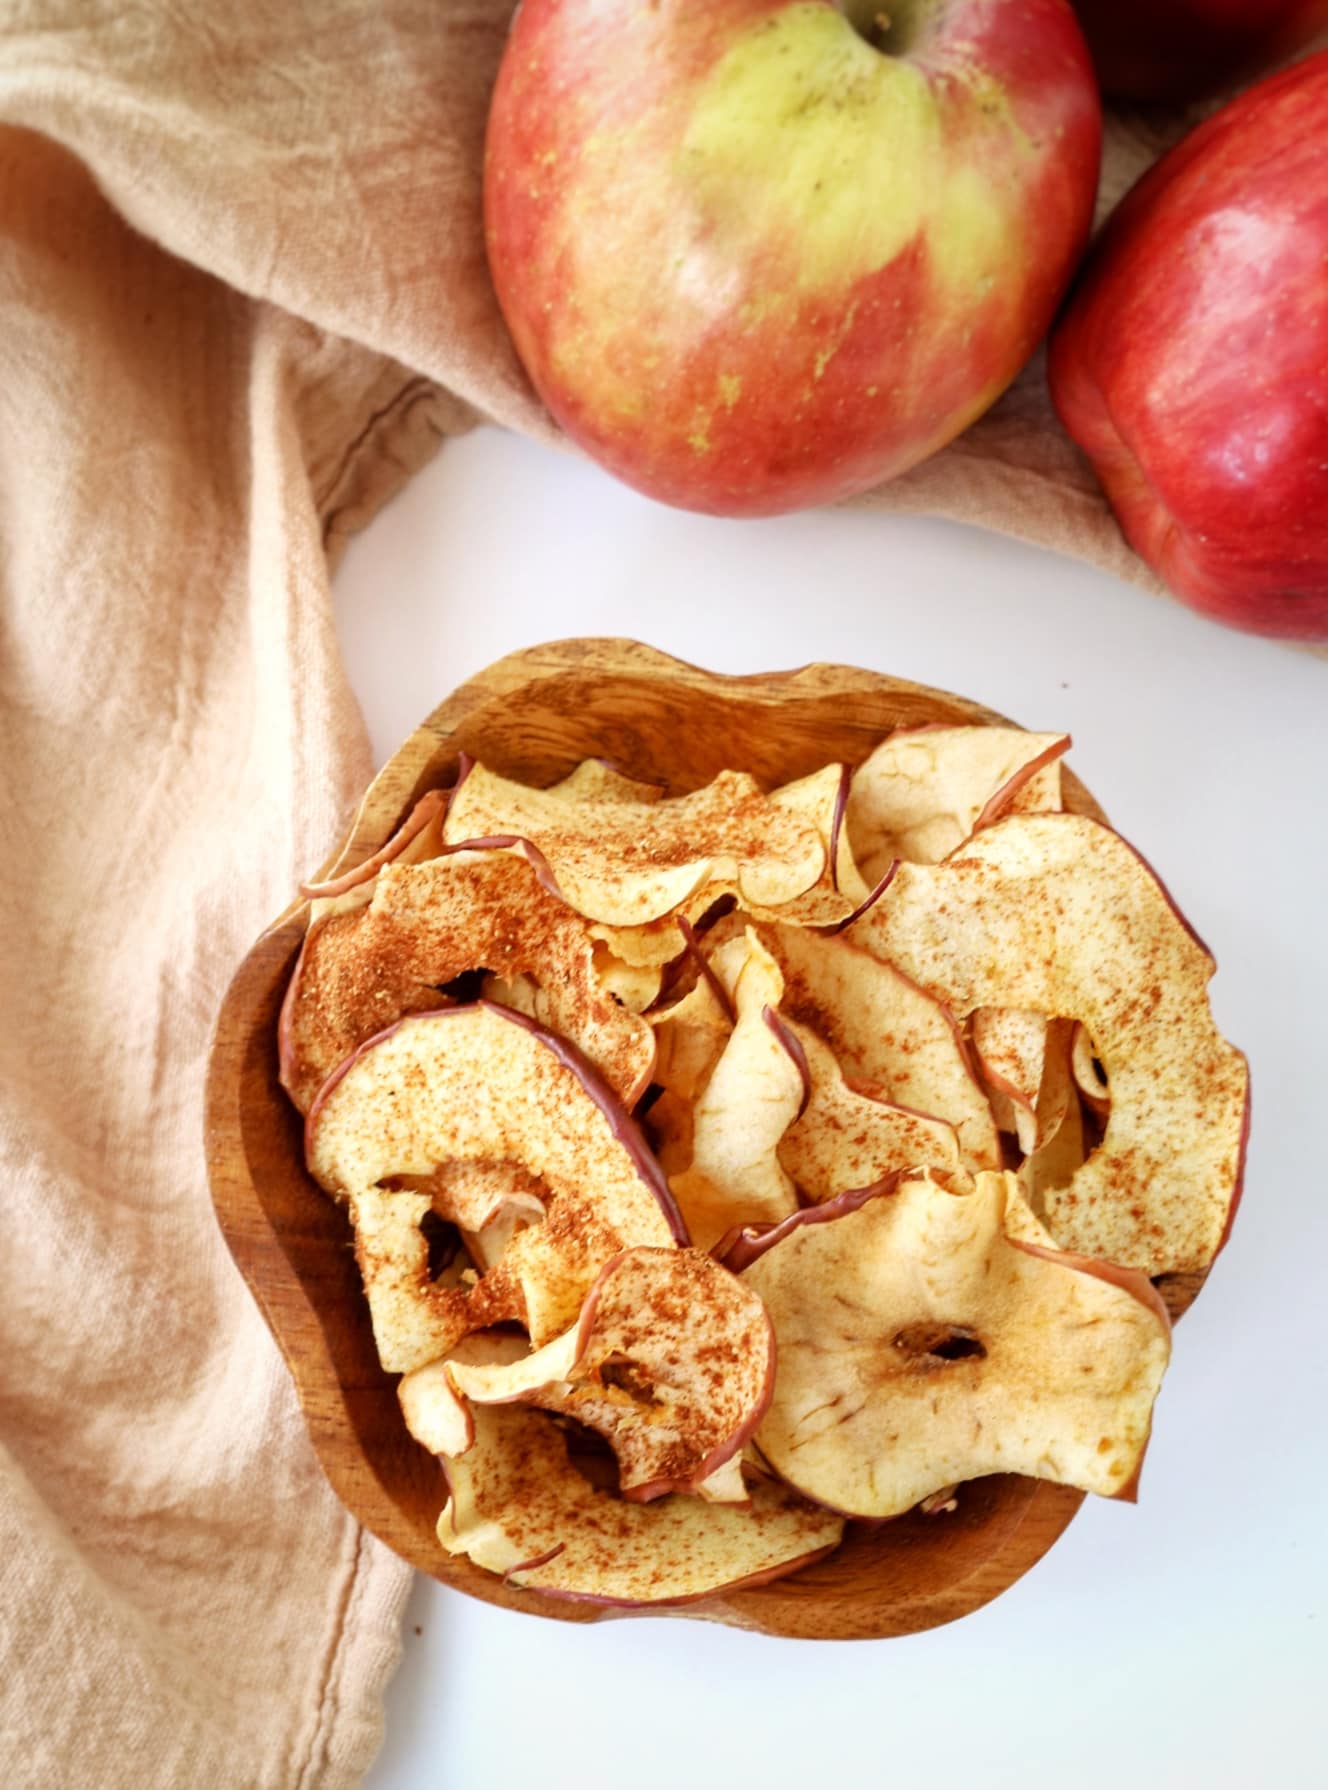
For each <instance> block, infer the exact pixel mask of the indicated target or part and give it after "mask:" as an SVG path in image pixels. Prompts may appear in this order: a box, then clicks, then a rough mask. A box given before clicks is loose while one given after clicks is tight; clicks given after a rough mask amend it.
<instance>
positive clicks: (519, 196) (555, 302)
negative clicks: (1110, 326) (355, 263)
mask: <svg viewBox="0 0 1328 1790" xmlns="http://www.w3.org/2000/svg"><path fill="white" fill-rule="evenodd" d="M849 3H852V0H846V4H849ZM874 10H880V9H879V8H876V9H873V8H872V7H868V8H867V12H868V14H869V16H870V15H871V13H872V12H873V11H874ZM889 11H890V13H891V14H892V15H893V17H894V19H895V21H896V22H895V26H894V28H893V29H894V31H895V33H904V34H906V39H907V41H904V40H902V39H901V48H900V53H899V54H886V53H884V52H883V51H881V50H878V49H876V48H873V47H872V46H871V45H870V44H869V43H867V42H866V41H865V39H864V38H863V37H861V36H859V35H858V33H857V32H856V31H855V30H854V28H853V26H852V25H851V24H850V23H849V20H848V19H847V18H846V17H845V16H844V13H843V12H841V11H840V10H839V8H838V7H837V6H836V5H835V4H833V3H832V0H801V3H795V0H706V3H705V4H704V5H700V4H697V3H696V0H654V3H653V4H628V3H627V0H622V3H621V4H613V5H607V4H604V3H603V0H524V3H523V5H522V6H521V8H520V11H519V13H518V14H517V17H516V20H515V23H514V26H513V31H512V36H511V39H510V41H509V45H508V48H507V53H506V56H505V58H504V61H503V65H502V68H501V70H500V73H499V77H498V83H497V87H496V89H495V92H494V97H493V103H492V107H491V111H490V116H489V132H488V143H487V151H486V166H485V222H486V236H487V243H488V252H489V264H490V267H491V269H492V272H493V277H494V281H495V285H496V288H497V293H498V298H499V301H500V303H501V305H502V309H503V313H504V315H505V317H506V320H507V322H508V325H509V327H510V329H511V332H512V335H513V338H514V340H515V343H516V347H517V350H518V352H519V354H520V356H521V359H522V361H523V362H524V363H525V366H526V369H527V371H528V372H529V374H530V376H531V379H532V380H533V382H534V384H535V386H536V388H537V390H538V392H539V394H540V396H541V397H542V398H543V399H544V402H545V403H546V405H547V406H548V408H549V410H550V411H551V412H552V413H553V415H554V417H555V418H556V419H557V421H558V422H559V423H560V424H561V425H562V427H563V428H564V429H565V430H566V432H567V433H568V435H569V436H571V437H572V439H573V440H575V441H576V442H578V443H579V444H580V445H581V446H582V447H583V448H584V449H585V450H586V452H587V453H589V454H590V455H591V456H592V457H593V458H595V459H596V460H598V461H600V462H601V463H602V464H603V465H605V466H606V467H607V468H608V469H609V470H610V471H612V472H614V473H616V474H617V475H618V477H620V478H622V479H623V480H625V481H626V482H627V483H628V484H630V485H634V486H636V487H637V488H638V489H640V490H642V491H645V492H647V493H648V494H649V495H651V496H653V497H656V498H660V499H662V500H664V501H665V502H668V503H673V504H676V505H680V506H682V507H684V508H689V509H696V510H702V511H708V512H711V513H714V514H719V515H747V516H756V515H768V514H776V513H779V512H782V511H786V510H791V509H797V508H802V507H806V506H809V505H812V504H820V503H829V502H833V501H835V500H837V499H841V498H845V497H848V496H851V495H852V494H854V493H856V492H859V491H862V490H865V489H866V488H868V487H869V486H871V485H874V484H877V483H879V482H880V481H881V480H883V479H887V478H890V477H892V476H894V475H896V474H898V473H900V472H902V471H904V470H905V469H906V468H907V467H909V466H911V465H913V464H914V463H915V462H916V461H918V460H921V459H923V458H924V457H925V456H926V455H928V454H930V453H933V452H935V451H936V450H937V449H938V448H940V447H942V446H943V445H944V444H945V443H946V442H947V441H949V440H951V439H952V438H953V437H954V436H955V435H957V434H958V433H959V432H960V431H961V430H962V429H963V428H965V427H966V426H967V425H968V424H969V423H971V422H972V421H973V420H974V418H975V417H977V416H978V415H979V414H980V413H981V412H982V411H984V410H985V409H986V408H987V407H988V406H989V405H990V404H991V403H993V402H994V400H995V399H996V398H997V397H998V396H999V395H1000V393H1001V392H1002V391H1003V390H1004V389H1005V388H1006V386H1007V385H1008V384H1009V383H1010V381H1011V380H1012V379H1013V378H1014V376H1015V375H1016V373H1017V372H1018V371H1019V369H1020V367H1021V366H1022V365H1023V364H1024V362H1025V361H1026V360H1027V359H1028V357H1029V356H1030V355H1031V354H1032V352H1033V350H1034V348H1035V347H1036V346H1037V344H1038V342H1039V341H1040V340H1041V338H1042V337H1043V335H1044V334H1045V332H1046V330H1047V328H1048V327H1049V325H1050V322H1051V318H1052V316H1053V314H1054V311H1055V308H1056V305H1057V303H1058V302H1059V300H1060V298H1061V296H1062V294H1063V292H1064V289H1065V287H1066V284H1067V282H1068V280H1069V278H1070V275H1071V273H1072V272H1073V269H1074V267H1075V265H1076V264H1077V262H1078V259H1079V257H1080V254H1081V253H1082V250H1083V247H1084V244H1085V242H1086V240H1087V232H1088V229H1089V224H1090V220H1091V213H1092V207H1093V200H1094V195H1095V192H1096V187H1097V177H1098V170H1099V164H1100V156H1101V104H1100V100H1099V98H1098V93H1097V85H1096V81H1095V78H1094V75H1093V72H1092V66H1091V62H1090V60H1089V57H1088V52H1087V49H1086V47H1085V45H1084V43H1083V38H1082V35H1081V33H1080V31H1079V28H1078V25H1077V24H1076V22H1075V19H1074V16H1073V13H1072V11H1071V9H1070V6H1069V4H1068V0H896V4H893V5H892V6H891V7H890V8H889Z"/></svg>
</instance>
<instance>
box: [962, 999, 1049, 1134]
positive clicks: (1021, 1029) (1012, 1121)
mask: <svg viewBox="0 0 1328 1790" xmlns="http://www.w3.org/2000/svg"><path fill="white" fill-rule="evenodd" d="M969 1023H970V1031H971V1035H972V1039H973V1051H974V1054H975V1055H976V1057H977V1060H978V1068H979V1069H980V1070H981V1072H982V1078H983V1080H984V1081H985V1082H986V1084H987V1086H988V1088H989V1089H990V1090H991V1106H992V1111H993V1113H994V1114H995V1115H996V1123H997V1124H998V1125H999V1126H1000V1128H1001V1130H1002V1131H1009V1132H1013V1133H1014V1135H1015V1136H1016V1137H1017V1138H1018V1139H1019V1147H1020V1149H1021V1150H1023V1151H1024V1152H1025V1153H1027V1152H1029V1151H1031V1150H1033V1149H1035V1148H1036V1147H1037V1131H1038V1125H1037V1117H1036V1111H1037V1096H1038V1089H1039V1088H1040V1087H1041V1085H1042V1068H1043V1061H1044V1058H1045V1055H1046V1049H1047V1020H1046V1016H1045V1015H1044V1014H1041V1013H1030V1012H1028V1011H1027V1010H1026V1009H1025V1008H1022V1007H979V1008H978V1009H977V1010H976V1011H975V1012H974V1014H973V1016H972V1019H971V1020H970V1022H969Z"/></svg>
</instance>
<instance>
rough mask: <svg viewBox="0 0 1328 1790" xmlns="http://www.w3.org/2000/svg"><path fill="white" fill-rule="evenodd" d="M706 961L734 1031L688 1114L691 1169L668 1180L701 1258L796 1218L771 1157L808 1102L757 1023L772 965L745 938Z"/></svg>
mask: <svg viewBox="0 0 1328 1790" xmlns="http://www.w3.org/2000/svg"><path fill="white" fill-rule="evenodd" d="M712 961H713V966H714V968H715V969H716V970H717V972H718V973H719V974H720V977H721V980H722V981H723V982H724V983H725V985H726V986H727V988H728V990H729V993H730V998H731V1000H732V1003H733V1007H734V1010H735V1012H736V1014H737V1023H736V1024H735V1026H734V1028H733V1031H732V1033H731V1034H730V1036H729V1038H728V1040H727V1042H726V1044H725V1046H724V1049H723V1052H722V1054H721V1055H720V1057H719V1060H718V1061H717V1062H716V1064H715V1067H714V1069H713V1070H712V1072H711V1074H710V1078H709V1080H708V1081H707V1082H706V1084H705V1088H704V1090H703V1091H702V1092H701V1093H700V1094H699V1095H698V1096H697V1098H696V1101H695V1104H694V1106H693V1109H692V1160H691V1164H690V1166H689V1167H688V1168H687V1169H686V1170H684V1171H683V1173H682V1174H679V1175H674V1176H672V1177H671V1179H670V1186H671V1187H672V1188H673V1192H674V1195H675V1196H676V1198H677V1201H678V1204H679V1206H680V1207H681V1209H682V1215H683V1217H684V1219H685V1220H686V1221H687V1228H688V1231H689V1232H690V1233H691V1237H692V1241H693V1242H694V1243H695V1244H697V1246H698V1247H699V1248H701V1249H709V1248H710V1246H711V1245H712V1244H713V1243H717V1242H718V1241H719V1239H720V1238H721V1237H722V1236H724V1235H725V1233H726V1232H728V1231H730V1230H732V1229H733V1227H734V1226H735V1225H744V1224H760V1223H774V1222H775V1221H776V1220H778V1219H780V1218H783V1217H785V1216H787V1214H788V1213H790V1212H793V1211H796V1209H797V1204H798V1196H797V1192H796V1189H795V1188H794V1185H793V1182H792V1180H791V1179H790V1177H789V1175H788V1173H787V1172H786V1171H785V1169H784V1168H783V1167H782V1166H781V1165H780V1161H779V1154H778V1151H779V1141H780V1139H781V1138H782V1137H783V1135H784V1133H785V1132H786V1131H787V1130H788V1128H789V1126H790V1125H791V1124H792V1123H793V1121H794V1120H795V1119H796V1118H797V1116H798V1114H799V1112H800V1111H801V1110H802V1106H803V1103H804V1101H805V1100H806V1098H807V1084H806V1081H805V1079H804V1072H803V1066H802V1064H801V1062H800V1061H799V1060H798V1059H797V1058H796V1057H795V1056H793V1055H791V1054H790V1052H789V1050H788V1048H787V1046H786V1044H785V1042H784V1040H783V1039H782V1038H781V1037H780V1036H779V1034H778V1033H777V1032H776V1031H774V1030H772V1029H771V1027H770V1025H769V1024H768V1023H767V1021H766V1017H765V1015H766V1011H767V1009H772V1008H775V1007H777V1006H778V1005H779V1002H780V1000H781V998H782V996H783V992H784V981H783V977H782V976H781V975H780V973H779V966H778V965H777V964H776V962H775V960H774V958H773V957H772V956H771V955H770V953H769V952H768V951H767V950H766V949H765V947H764V945H762V943H761V942H760V940H759V939H758V938H757V936H756V933H755V932H754V931H752V930H750V929H749V930H748V932H747V933H746V934H745V936H744V937H742V938H737V939H733V940H730V941H729V943H728V944H726V945H724V946H723V947H722V948H721V950H720V951H719V952H718V953H716V955H715V957H714V959H713V960H712Z"/></svg>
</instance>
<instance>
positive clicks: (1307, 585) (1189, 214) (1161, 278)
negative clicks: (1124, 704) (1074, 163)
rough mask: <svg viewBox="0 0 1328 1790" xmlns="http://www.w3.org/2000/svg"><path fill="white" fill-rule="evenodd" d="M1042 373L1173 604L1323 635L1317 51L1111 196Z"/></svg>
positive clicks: (1237, 622) (1325, 120)
mask: <svg viewBox="0 0 1328 1790" xmlns="http://www.w3.org/2000/svg"><path fill="white" fill-rule="evenodd" d="M1049 373H1050V380H1051V394H1052V398H1053V401H1054V403H1055V405H1056V409H1057V411H1058V413H1059V415H1060V417H1061V420H1062V421H1063V422H1064V424H1065V426H1066V428H1067V429H1068V430H1069V432H1070V434H1071V435H1072V436H1073V437H1074V439H1075V440H1076V441H1077V442H1078V443H1079V445H1080V447H1081V448H1083V449H1084V451H1085V452H1086V453H1087V454H1088V456H1089V458H1090V459H1091V460H1092V462H1093V465H1094V468H1095V470H1096V472H1097V475H1098V477H1099V478H1100V479H1101V481H1102V484H1103V486H1104V487H1105V489H1106V493H1107V496H1108V497H1109V498H1110V500H1111V505H1112V508H1113V509H1114V510H1115V512H1116V516H1117V519H1118V520H1119V522H1120V525H1121V528H1122V529H1123V531H1124V533H1125V536H1126V539H1127V540H1128V541H1129V543H1130V545H1131V546H1132V547H1133V548H1134V549H1135V550H1136V552H1138V553H1139V554H1141V555H1142V557H1143V558H1144V559H1145V560H1146V561H1147V562H1148V564H1149V565H1150V566H1151V567H1152V568H1153V570H1154V571H1155V572H1157V573H1158V575H1159V576H1160V577H1161V578H1162V579H1163V580H1164V581H1165V582H1166V583H1167V584H1168V585H1169V586H1170V587H1171V589H1172V590H1173V591H1174V592H1175V594H1176V595H1177V596H1178V597H1180V598H1181V599H1182V600H1183V601H1185V602H1187V603H1190V604H1191V605H1192V606H1193V607H1194V608H1196V609H1200V610H1202V611H1204V612H1205V613H1206V614H1208V615H1211V616H1214V617H1215V618H1216V619H1218V620H1219V621H1223V622H1226V623H1228V624H1229V625H1230V626H1232V627H1237V628H1243V629H1246V630H1247V631H1249V632H1251V633H1256V634H1269V635H1277V636H1281V637H1283V638H1287V639H1293V640H1324V639H1328V52H1325V53H1322V54H1320V55H1317V56H1312V57H1310V58H1309V59H1308V60H1306V61H1304V62H1301V63H1298V64H1296V65H1295V66H1294V67H1292V68H1290V69H1287V70H1284V71H1283V72H1282V73H1281V74H1277V75H1273V76H1270V77H1269V78H1268V79H1267V80H1266V81H1263V82H1261V83H1260V84H1259V85H1258V86H1255V87H1252V88H1249V89H1248V90H1247V91H1246V92H1245V93H1243V94H1241V95H1240V97H1239V98H1238V99H1236V100H1233V101H1232V102H1231V104H1230V105H1228V106H1226V107H1224V108H1223V109H1222V111H1220V112H1218V113H1216V114H1215V115H1214V116H1213V117H1212V118H1210V119H1209V120H1208V121H1207V123H1205V124H1203V125H1201V126H1200V128H1199V129H1198V130H1196V131H1193V132H1192V133H1191V134H1190V135H1189V136H1188V137H1186V138H1185V140H1184V141H1183V142H1182V143H1180V144H1179V145H1178V146H1177V147H1176V149H1174V150H1173V151H1172V152H1171V154H1170V155H1168V156H1166V157H1164V159H1163V160H1162V161H1161V162H1159V163H1158V164H1157V166H1156V167H1154V168H1153V169H1151V170H1150V171H1149V173H1148V174H1146V175H1145V176H1144V178H1143V179H1142V180H1141V181H1140V182H1139V184H1138V185H1137V186H1136V187H1135V188H1134V189H1133V190H1132V191H1131V192H1130V193H1129V194H1128V195H1127V196H1126V198H1125V200H1124V202H1123V203H1122V204H1121V206H1120V207H1119V208H1118V210H1117V211H1116V213H1115V215H1114V216H1113V218H1112V220H1111V223H1110V224H1109V225H1108V227H1107V229H1106V231H1105V232H1104V233H1103V236H1102V239H1101V241H1100V242H1099V244H1098V245H1097V248H1096V250H1095V252H1094V254H1093V256H1092V258H1091V260H1090V262H1089V264H1088V267H1087V268H1086V270H1085V274H1084V278H1083V281H1082V283H1081V285H1080V286H1079V288H1078V290H1077V292H1076V294H1075V296H1074V298H1073V300H1072V302H1071V304H1070V307H1069V309H1068V310H1067V312H1066V314H1065V316H1064V318H1063V320H1062V321H1061V323H1060V325H1059V327H1058V329H1057V331H1056V334H1055V336H1054V337H1053V340H1052V345H1051V354H1050V360H1049Z"/></svg>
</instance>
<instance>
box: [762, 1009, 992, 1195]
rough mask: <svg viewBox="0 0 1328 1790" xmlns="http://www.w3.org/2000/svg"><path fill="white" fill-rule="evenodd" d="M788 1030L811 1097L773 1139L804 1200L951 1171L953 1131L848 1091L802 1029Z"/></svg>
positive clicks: (955, 1159)
mask: <svg viewBox="0 0 1328 1790" xmlns="http://www.w3.org/2000/svg"><path fill="white" fill-rule="evenodd" d="M773 1023H774V1024H775V1025H776V1028H778V1026H779V1025H783V1024H786V1023H787V1022H786V1021H784V1020H783V1019H782V1018H780V1017H779V1016H775V1017H774V1019H773ZM793 1031H794V1034H795V1036H796V1038H797V1040H798V1043H799V1045H800V1047H801V1049H802V1052H803V1056H804V1058H805V1060H806V1063H807V1069H808V1074H809V1076H810V1080H811V1095H810V1097H809V1099H808V1101H807V1106H806V1109H805V1111H804V1112H803V1113H802V1115H801V1117H800V1118H798V1119H796V1120H795V1121H794V1123H793V1124H792V1125H791V1126H790V1127H789V1129H788V1130H787V1131H786V1132H785V1133H784V1135H783V1137H782V1138H781V1139H780V1142H779V1160H780V1163H781V1165H782V1166H783V1168H784V1169H785V1171H786V1172H787V1173H788V1174H789V1175H791V1176H792V1178H793V1180H794V1182H795V1183H796V1185H797V1189H798V1192H799V1193H800V1194H801V1195H802V1196H803V1198H804V1199H810V1200H818V1201H819V1200H826V1199H832V1198H833V1197H834V1195H835V1194H837V1193H844V1192H846V1191H847V1190H848V1189H849V1188H852V1187H865V1186H868V1185H869V1184H870V1183H871V1182H873V1181H879V1180H881V1179H882V1177H884V1176H885V1175H889V1174H894V1173H897V1172H898V1171H899V1170H901V1169H921V1168H926V1167H936V1168H944V1169H954V1168H958V1166H959V1140H958V1139H957V1138H956V1136H955V1133H954V1127H953V1126H952V1125H948V1124H947V1123H946V1122H945V1120H944V1119H932V1118H928V1117H927V1115H926V1114H925V1113H914V1112H909V1111H908V1109H907V1108H906V1107H902V1106H894V1105H891V1104H890V1103H889V1102H887V1101H883V1100H878V1099H876V1098H875V1097H874V1096H873V1095H871V1094H869V1093H867V1092H865V1091H863V1090H860V1089H857V1088H854V1087H851V1086H850V1085H849V1083H848V1082H846V1081H845V1079H844V1074H843V1071H842V1070H841V1069H840V1067H839V1064H838V1062H837V1061H836V1059H835V1055H834V1052H833V1051H832V1050H831V1049H830V1047H829V1045H827V1044H825V1043H824V1042H823V1041H822V1040H821V1039H820V1038H818V1037H817V1036H816V1034H815V1032H812V1031H809V1030H808V1029H807V1028H806V1027H805V1026H798V1027H796V1028H793Z"/></svg>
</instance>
